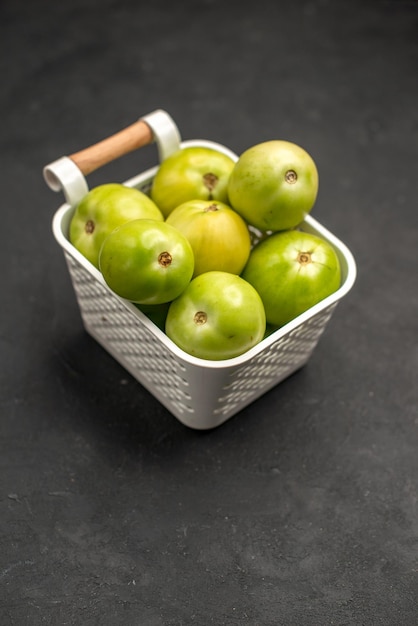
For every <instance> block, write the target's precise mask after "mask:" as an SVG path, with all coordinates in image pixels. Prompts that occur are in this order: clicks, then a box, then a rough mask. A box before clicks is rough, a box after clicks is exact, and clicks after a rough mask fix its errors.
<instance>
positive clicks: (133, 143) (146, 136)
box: [69, 119, 154, 176]
mask: <svg viewBox="0 0 418 626" xmlns="http://www.w3.org/2000/svg"><path fill="white" fill-rule="evenodd" d="M153 140H154V136H153V133H152V130H151V127H150V126H148V124H147V123H146V122H145V121H144V120H143V119H140V120H138V121H137V122H134V123H133V124H131V125H130V126H128V127H127V128H124V129H123V130H120V131H119V132H117V133H115V134H114V135H111V136H110V137H107V138H106V139H103V140H102V141H99V142H98V143H95V144H93V145H92V146H89V147H88V148H84V149H83V150H80V151H79V152H74V153H73V154H70V155H69V158H70V159H71V160H72V161H73V163H75V164H76V165H77V167H78V168H79V170H80V171H81V173H82V174H84V175H85V176H87V175H88V174H91V172H94V171H95V170H97V169H99V168H100V167H102V166H103V165H106V164H107V163H110V162H111V161H114V160H115V159H118V158H119V157H121V156H123V155H125V154H128V153H129V152H132V151H133V150H137V149H138V148H142V147H143V146H146V145H148V144H150V143H152V142H153Z"/></svg>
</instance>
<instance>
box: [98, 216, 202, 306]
mask: <svg viewBox="0 0 418 626" xmlns="http://www.w3.org/2000/svg"><path fill="white" fill-rule="evenodd" d="M99 266H100V271H101V272H102V274H103V278H104V279H105V281H106V283H107V285H108V286H109V287H110V288H111V289H112V291H114V292H115V293H116V294H117V295H118V296H121V297H122V298H125V299H127V300H130V301H131V302H137V303H140V304H162V303H164V302H170V301H171V300H174V298H176V297H177V296H178V295H180V293H181V292H182V291H183V289H184V288H185V287H186V286H187V285H188V283H189V282H190V280H191V278H192V276H193V269H194V257H193V250H192V248H191V246H190V244H189V242H188V241H187V239H186V238H185V237H184V235H182V234H181V233H180V232H179V231H178V230H177V229H176V228H174V227H173V226H170V225H169V224H166V223H165V222H158V221H155V220H146V219H139V220H131V221H130V222H125V224H122V226H119V227H118V228H116V229H115V230H114V231H113V232H112V233H111V234H110V235H108V237H106V239H105V240H104V242H103V245H102V248H101V251H100V255H99Z"/></svg>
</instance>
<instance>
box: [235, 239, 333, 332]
mask: <svg viewBox="0 0 418 626" xmlns="http://www.w3.org/2000/svg"><path fill="white" fill-rule="evenodd" d="M242 277H243V278H244V279H245V280H247V281H248V282H249V283H251V285H253V287H254V288H255V289H256V290H257V291H258V293H259V294H260V296H261V299H262V301H263V303H264V308H265V311H266V318H267V322H268V323H269V324H271V325H273V326H276V327H279V326H283V325H284V324H286V323H287V322H290V321H291V320H292V319H294V318H295V317H297V316H298V315H300V314H301V313H303V312H304V311H306V310H307V309H309V308H310V307H312V306H314V305H315V304H317V303H318V302H320V301H321V300H323V299H324V298H326V297H327V296H329V295H331V294H332V293H334V292H335V291H336V290H337V289H338V288H339V286H340V283H341V270H340V263H339V259H338V256H337V253H336V252H335V250H334V248H333V247H332V246H331V245H330V244H329V243H328V242H327V241H325V240H323V239H322V238H321V237H318V236H317V235H313V234H310V233H305V232H302V231H298V230H290V231H285V232H281V233H275V234H272V235H270V237H267V239H264V240H263V241H261V242H260V243H259V244H258V245H257V246H256V247H255V248H254V249H253V250H252V252H251V254H250V258H249V260H248V263H247V265H246V267H245V269H244V271H243V273H242Z"/></svg>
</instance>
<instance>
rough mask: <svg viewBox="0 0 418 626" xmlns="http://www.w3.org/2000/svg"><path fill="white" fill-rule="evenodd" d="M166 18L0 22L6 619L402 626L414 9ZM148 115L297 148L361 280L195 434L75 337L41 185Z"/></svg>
mask: <svg viewBox="0 0 418 626" xmlns="http://www.w3.org/2000/svg"><path fill="white" fill-rule="evenodd" d="M170 6H171V5H170V3H168V2H163V1H162V0H155V1H153V2H152V3H148V4H147V5H146V6H145V5H142V3H138V2H135V1H133V0H117V1H116V0H102V1H101V2H100V3H99V2H98V0H83V1H81V0H73V1H72V2H67V1H66V0H63V1H62V2H51V1H49V0H40V1H39V2H33V3H29V2H23V0H13V1H12V0H2V2H1V5H0V47H1V54H0V64H1V69H2V89H1V93H0V101H1V110H2V132H1V133H0V164H1V171H2V212H1V216H2V217H1V219H2V228H1V234H0V236H1V247H0V260H1V267H2V279H1V280H2V306H1V312H0V315H1V325H0V333H1V334H0V340H1V372H0V373H1V378H0V394H1V395H0V399H1V419H0V447H1V451H0V452H1V453H0V623H1V624H2V625H3V624H4V625H5V626H6V625H7V626H9V625H11V626H38V625H44V624H50V625H51V626H56V625H60V626H61V625H66V624H71V625H73V624H74V625H77V626H78V625H79V624H82V625H83V626H92V625H96V624H101V625H104V626H138V625H141V626H142V625H144V626H185V625H189V624H190V625H193V624H196V625H199V626H209V625H210V624H214V625H216V626H221V625H228V626H229V625H234V626H235V625H237V626H244V625H246V624H248V625H251V626H256V625H257V626H331V625H338V626H359V625H363V624H364V625H367V626H369V625H371V626H380V625H382V626H416V623H417V597H418V584H417V582H418V578H417V577H418V511H417V501H418V486H417V476H418V454H417V450H418V413H417V404H418V392H417V368H418V351H417V310H418V300H417V292H416V287H415V285H416V279H415V277H416V270H415V268H416V250H417V241H418V226H417V217H416V216H417V210H416V198H417V196H418V179H417V175H416V170H417V162H418V147H417V146H418V141H417V138H418V107H417V105H416V103H417V100H418V81H417V67H418V36H417V35H418V8H417V3H416V2H415V1H406V0H396V2H395V1H393V2H391V1H384V0H382V1H381V2H375V1H373V2H371V1H370V0H366V1H364V0H361V1H360V0H353V1H351V2H343V1H342V0H337V1H332V0H301V1H300V2H295V3H290V2H287V3H282V2H268V1H267V0H260V1H259V2H257V3H253V4H252V5H251V4H247V3H243V2H239V3H238V2H235V1H234V0H232V1H231V2H230V3H228V2H219V1H218V0H213V1H210V0H207V1H204V0H202V1H201V2H192V1H191V0H185V2H182V3H178V6H177V5H176V10H175V11H174V10H171V9H170V8H169V7H170ZM159 107H161V108H165V109H166V110H168V111H169V112H170V113H171V114H172V116H173V117H174V119H175V120H176V122H177V123H178V125H179V128H180V130H181V132H182V135H183V137H185V138H196V137H199V136H202V137H204V138H209V139H212V140H214V141H219V142H220V143H223V144H225V145H227V146H229V147H230V148H231V149H233V150H234V151H235V152H237V153H240V152H241V151H242V150H243V149H245V148H246V147H249V146H250V145H252V144H254V143H256V142H258V141H262V140H264V139H270V138H272V137H280V138H284V139H290V140H293V141H296V142H298V143H300V144H301V145H303V146H304V147H305V148H307V149H308V150H309V151H310V152H311V153H312V155H313V156H314V158H315V160H316V162H317V165H318V169H319V172H320V194H319V198H318V202H317V205H316V207H315V213H314V215H315V217H317V219H318V220H319V221H320V222H321V223H323V224H324V225H325V226H327V227H328V228H329V229H330V231H331V232H335V233H336V235H337V236H339V237H340V238H341V239H342V240H343V241H345V242H346V243H347V245H348V246H349V247H350V249H351V250H352V251H353V253H354V255H355V257H356V260H357V263H358V269H359V275H358V279H357V282H356V285H355V287H354V289H353V290H352V291H351V292H350V294H349V295H348V296H347V298H345V299H344V300H343V301H342V302H341V304H340V305H339V306H338V307H337V309H336V312H335V314H334V316H333V317H332V319H331V321H330V324H329V325H328V327H327V329H326V332H325V333H324V335H323V336H322V338H321V341H320V342H319V345H318V347H317V349H316V350H315V353H314V355H313V357H312V359H311V361H310V362H309V364H308V365H307V367H305V368H303V369H302V370H301V371H300V372H298V373H296V374H295V375H294V376H292V377H290V378H289V379H287V380H286V381H285V382H283V383H281V384H280V385H279V386H278V387H277V388H275V389H274V390H272V391H271V392H269V393H268V394H266V395H265V396H263V397H262V398H261V399H260V400H258V401H257V403H256V404H254V405H251V406H250V407H248V408H247V409H245V410H244V411H243V412H242V413H241V414H240V415H239V416H237V417H235V418H232V419H231V420H230V421H228V422H227V423H226V424H224V425H222V426H221V427H220V428H219V429H216V430H214V431H212V432H210V433H197V432H195V431H191V430H190V429H187V428H185V427H184V426H182V425H181V424H180V423H179V422H178V421H177V420H176V419H174V418H173V417H172V416H171V415H170V414H169V413H168V411H166V409H164V408H163V407H162V406H161V405H160V403H158V402H157V401H155V400H154V399H153V398H152V397H151V395H150V394H149V393H148V392H147V391H145V390H144V388H142V387H141V386H140V385H138V383H136V382H135V381H134V380H133V379H132V378H131V377H130V376H129V375H128V374H127V373H126V372H125V370H124V369H123V368H121V367H120V366H119V365H118V364H117V363H116V362H115V361H114V359H112V358H111V357H110V356H108V355H107V354H106V353H105V352H104V351H103V349H102V348H101V347H100V346H99V345H98V344H97V343H96V342H95V341H93V339H91V338H90V337H89V336H88V335H87V334H86V333H85V332H84V331H83V329H82V325H81V320H80V317H79V313H78V308H77V305H76V303H75V300H74V294H73V292H72V288H71V284H70V280H69V276H68V271H67V268H66V265H65V262H64V259H63V256H62V251H61V250H60V249H59V247H58V246H57V245H56V242H55V241H54V239H53V237H52V234H51V218H52V215H53V213H54V211H55V210H56V208H57V206H58V205H59V204H60V203H61V200H62V199H61V198H60V197H59V195H55V194H53V193H52V192H51V191H50V190H49V189H48V188H47V187H46V185H45V183H44V182H43V180H42V175H41V170H42V167H43V166H44V165H45V164H46V163H49V162H50V161H52V160H53V159H56V158H58V157H59V156H62V155H63V154H71V152H74V151H76V150H78V149H80V148H81V147H83V146H85V145H87V144H89V143H93V142H94V141H97V140H99V139H101V138H102V137H103V136H105V135H107V134H110V133H112V132H115V131H116V130H118V129H119V128H120V127H122V126H124V125H128V124H129V123H131V122H132V121H134V120H135V119H136V118H137V117H139V116H140V115H142V114H144V113H147V112H149V111H151V110H153V109H155V108H159ZM154 150H155V148H154V147H149V148H145V149H144V150H143V151H141V153H138V154H137V155H130V156H129V157H126V158H125V157H124V158H123V159H121V160H120V161H119V162H118V163H115V164H112V165H109V166H106V167H105V168H103V170H101V172H98V173H97V174H94V175H92V177H91V184H95V183H96V182H98V181H101V180H109V179H114V180H125V179H126V178H128V177H129V176H131V175H134V174H135V173H137V172H138V171H142V170H143V169H145V168H146V167H147V164H148V162H149V160H150V154H152V155H153V158H154V154H155V153H154Z"/></svg>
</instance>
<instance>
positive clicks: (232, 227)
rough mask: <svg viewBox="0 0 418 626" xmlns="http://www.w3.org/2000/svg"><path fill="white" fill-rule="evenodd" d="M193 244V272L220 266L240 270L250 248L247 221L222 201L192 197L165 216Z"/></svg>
mask: <svg viewBox="0 0 418 626" xmlns="http://www.w3.org/2000/svg"><path fill="white" fill-rule="evenodd" d="M166 223H167V224H171V225H172V226H174V227H175V228H177V229H178V230H179V231H181V232H182V233H183V235H184V236H185V237H186V238H187V239H188V241H189V242H190V245H191V246H192V248H193V252H194V258H195V267H194V276H198V275H199V274H203V273H205V272H209V271H212V270H219V271H224V272H230V273H231V274H240V273H241V272H242V270H243V269H244V266H245V264H246V262H247V261H248V257H249V255H250V251H251V237H250V232H249V230H248V226H247V224H246V222H245V221H244V220H243V219H242V217H240V216H239V215H238V213H236V212H235V211H233V210H232V209H231V207H229V206H228V205H227V204H224V203H223V202H218V201H213V200H191V201H190V202H185V203H184V204H181V205H180V206H178V207H176V208H175V209H174V211H172V212H171V213H170V215H169V216H168V217H167V219H166Z"/></svg>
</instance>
